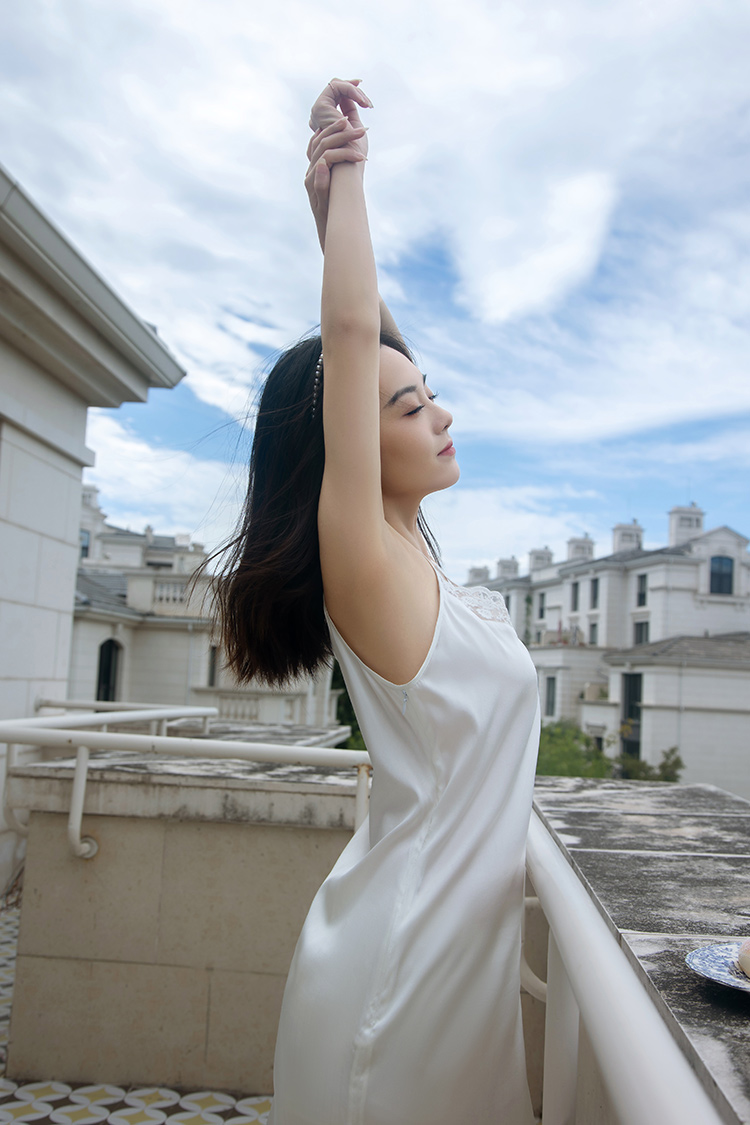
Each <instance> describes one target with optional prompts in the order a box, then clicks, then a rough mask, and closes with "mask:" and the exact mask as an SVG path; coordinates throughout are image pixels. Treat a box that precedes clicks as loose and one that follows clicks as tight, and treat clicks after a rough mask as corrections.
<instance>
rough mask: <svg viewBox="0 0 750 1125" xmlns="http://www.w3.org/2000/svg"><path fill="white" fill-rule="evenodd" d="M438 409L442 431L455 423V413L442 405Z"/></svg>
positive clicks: (439, 424)
mask: <svg viewBox="0 0 750 1125" xmlns="http://www.w3.org/2000/svg"><path fill="white" fill-rule="evenodd" d="M437 410H438V426H439V427H440V432H441V433H442V431H443V430H447V429H448V427H449V426H452V425H453V415H452V414H451V412H450V410H446V409H445V408H444V407H442V406H438V408H437Z"/></svg>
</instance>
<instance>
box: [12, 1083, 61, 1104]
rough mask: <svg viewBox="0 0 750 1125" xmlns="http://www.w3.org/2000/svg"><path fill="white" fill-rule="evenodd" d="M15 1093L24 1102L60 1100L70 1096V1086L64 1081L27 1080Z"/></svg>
mask: <svg viewBox="0 0 750 1125" xmlns="http://www.w3.org/2000/svg"><path fill="white" fill-rule="evenodd" d="M15 1094H16V1097H17V1098H18V1100H19V1101H24V1102H60V1101H62V1100H63V1098H67V1097H69V1096H70V1086H66V1084H65V1083H64V1082H27V1083H26V1085H25V1086H19V1087H18V1088H17V1089H16V1091H15Z"/></svg>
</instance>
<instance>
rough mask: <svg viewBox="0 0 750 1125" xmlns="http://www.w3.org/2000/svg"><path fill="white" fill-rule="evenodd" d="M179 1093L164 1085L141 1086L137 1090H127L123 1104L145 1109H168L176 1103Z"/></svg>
mask: <svg viewBox="0 0 750 1125" xmlns="http://www.w3.org/2000/svg"><path fill="white" fill-rule="evenodd" d="M179 1100H180V1095H179V1094H178V1093H177V1091H176V1090H170V1089H168V1087H166V1086H143V1087H141V1088H140V1089H138V1090H129V1091H128V1093H127V1094H126V1095H125V1104H126V1105H132V1106H141V1107H143V1108H145V1109H168V1108H169V1107H170V1106H173V1105H177V1103H178V1102H179Z"/></svg>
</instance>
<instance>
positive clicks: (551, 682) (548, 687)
mask: <svg viewBox="0 0 750 1125" xmlns="http://www.w3.org/2000/svg"><path fill="white" fill-rule="evenodd" d="M556 695H557V679H556V677H555V676H547V679H546V680H545V683H544V714H545V715H547V716H552V715H554V713H555V696H556Z"/></svg>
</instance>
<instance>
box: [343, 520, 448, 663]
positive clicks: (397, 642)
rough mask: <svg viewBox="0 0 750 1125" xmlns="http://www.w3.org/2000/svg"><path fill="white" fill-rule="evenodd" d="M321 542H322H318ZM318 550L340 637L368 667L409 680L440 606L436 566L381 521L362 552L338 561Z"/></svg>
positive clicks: (424, 653)
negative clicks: (375, 539) (377, 537)
mask: <svg viewBox="0 0 750 1125" xmlns="http://www.w3.org/2000/svg"><path fill="white" fill-rule="evenodd" d="M321 546H322V545H321ZM326 554H327V553H326V551H325V550H321V563H322V569H323V586H324V590H325V599H326V607H327V609H328V612H329V614H330V616H331V619H332V621H333V623H334V625H335V626H336V628H337V629H338V631H339V633H341V635H342V637H343V638H344V640H345V641H346V643H347V644H348V645H349V647H350V648H351V649H353V650H354V652H356V654H357V656H358V657H359V658H360V660H362V661H363V662H364V663H365V664H366V665H367V666H368V667H369V668H372V670H373V671H375V672H377V673H378V675H380V676H382V677H383V678H384V679H386V680H389V681H390V682H391V683H394V684H404V683H408V682H409V680H411V679H413V678H414V676H415V675H416V674H417V672H418V671H419V669H420V668H421V667H422V664H423V663H424V661H425V657H426V656H427V653H428V652H429V650H430V645H431V643H432V638H433V635H434V632H435V626H436V623H437V617H438V610H439V607H440V593H439V588H438V579H437V575H436V574H435V570H434V568H433V566H432V564H431V563H430V562H429V560H428V559H427V558H426V557H425V556H424V555H422V554H420V552H419V551H418V550H417V549H416V548H415V547H413V546H412V545H411V544H409V543H407V542H406V540H405V539H403V537H402V536H400V535H399V534H398V533H397V532H396V531H394V530H393V529H392V528H390V527H389V526H388V525H387V524H385V526H384V533H383V536H382V542H380V543H378V544H377V545H376V546H375V547H374V548H372V549H371V550H370V552H369V554H368V555H367V556H366V557H361V556H357V555H355V554H351V553H347V554H348V558H347V559H346V560H345V566H346V569H345V570H344V569H343V567H342V565H341V562H342V561H343V560H339V563H338V565H337V564H336V562H335V561H334V560H331V559H330V558H327V557H326Z"/></svg>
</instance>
